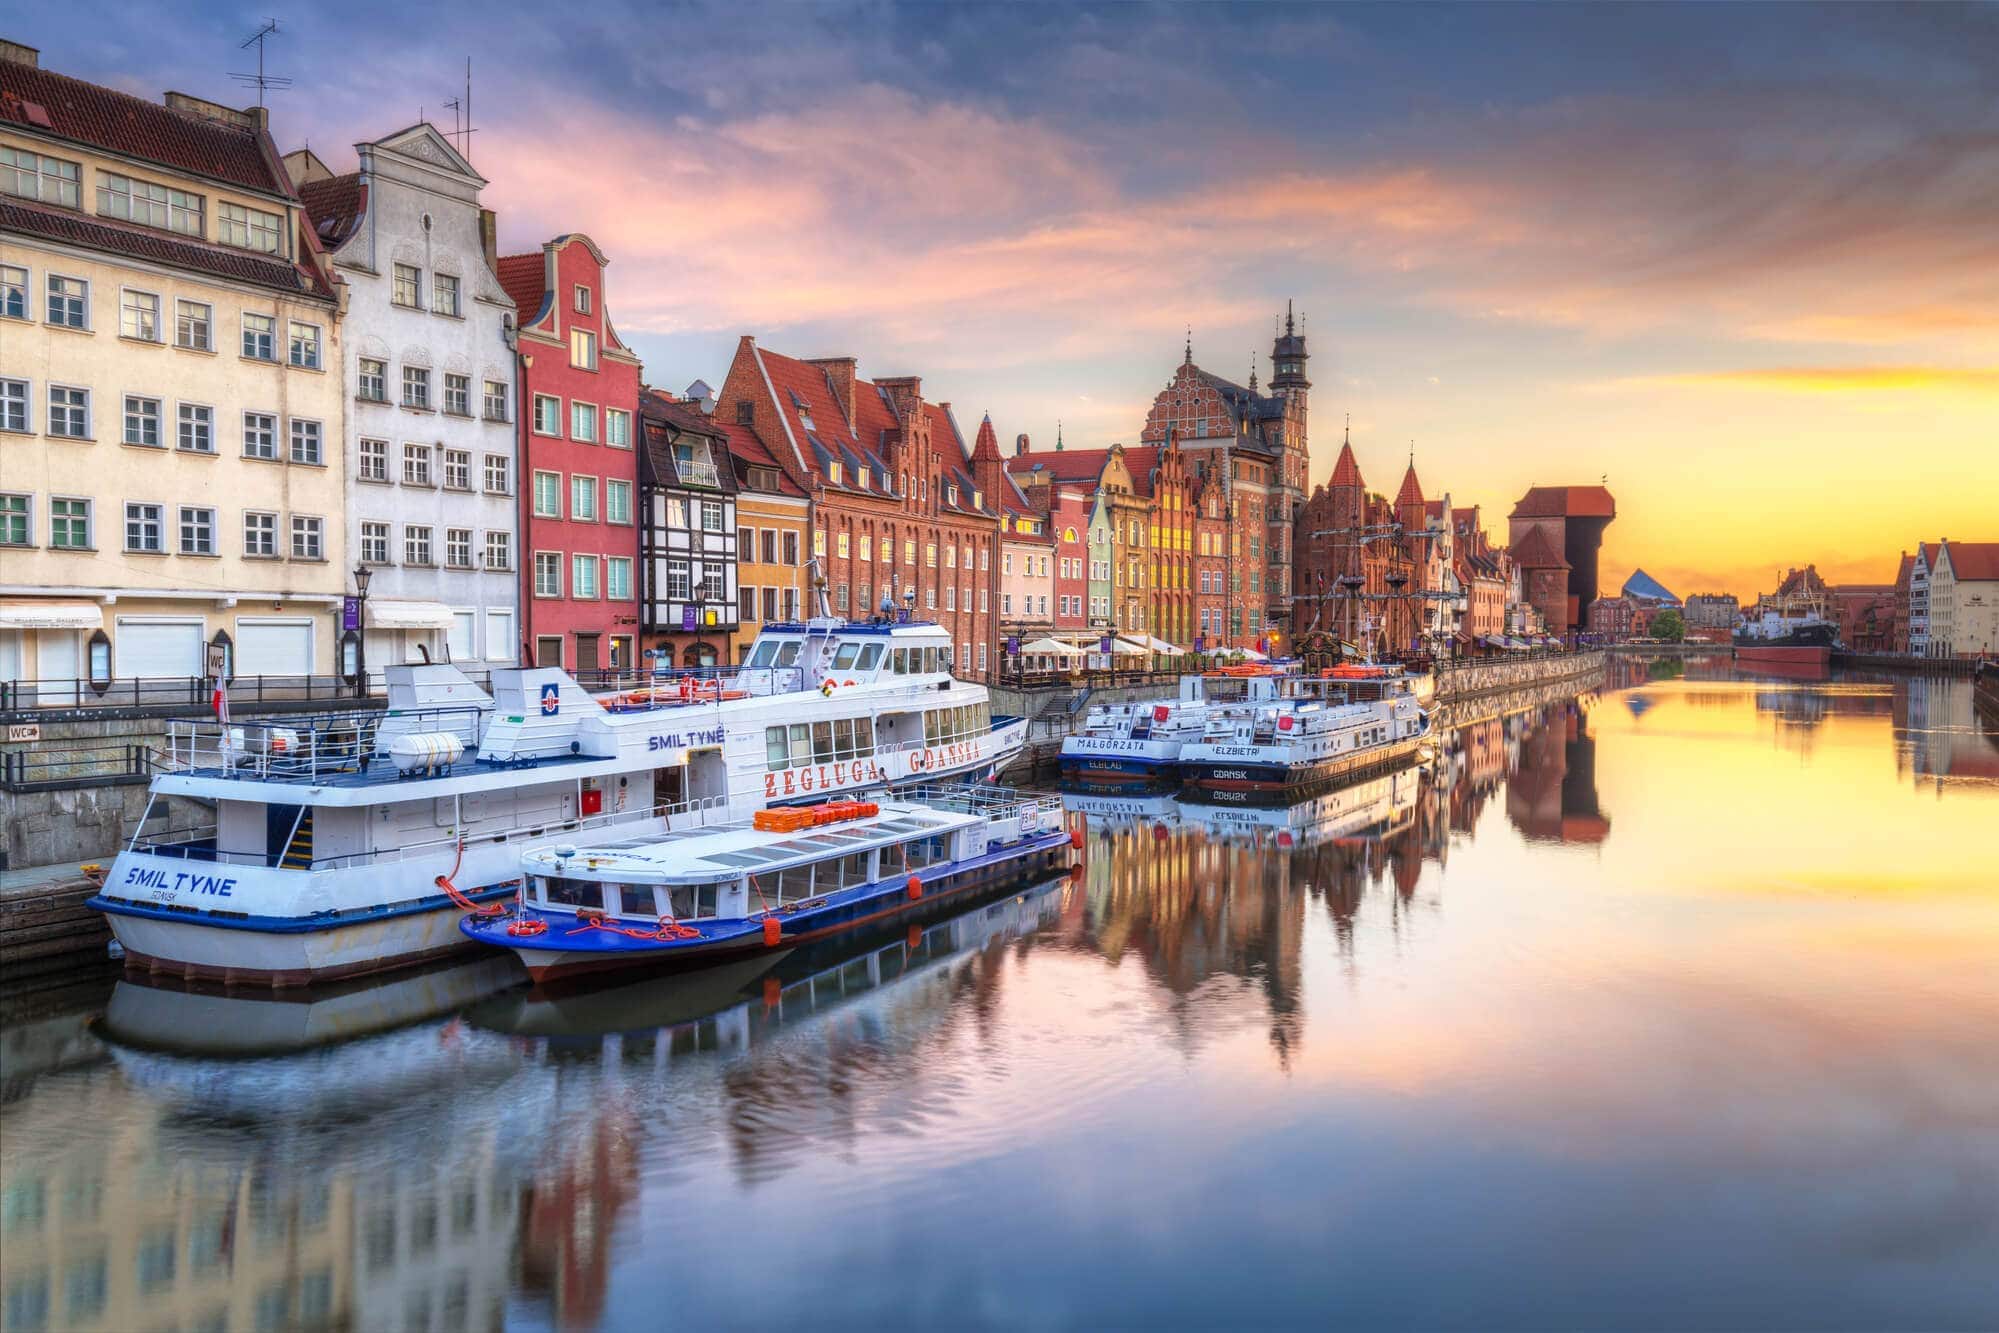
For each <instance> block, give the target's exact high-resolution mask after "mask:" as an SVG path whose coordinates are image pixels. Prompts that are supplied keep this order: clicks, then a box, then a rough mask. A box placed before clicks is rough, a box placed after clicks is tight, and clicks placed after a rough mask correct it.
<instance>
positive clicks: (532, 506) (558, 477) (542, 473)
mask: <svg viewBox="0 0 1999 1333" xmlns="http://www.w3.org/2000/svg"><path fill="white" fill-rule="evenodd" d="M544 477H546V478H548V485H549V488H550V489H549V494H550V495H552V496H554V497H555V507H554V508H552V509H544V508H542V506H541V485H542V478H544ZM528 485H529V487H530V488H531V490H530V493H529V496H528V508H529V511H530V512H531V513H532V514H533V515H534V516H535V517H536V518H556V519H559V518H561V517H562V506H563V503H564V501H563V496H562V474H561V473H560V472H554V471H550V470H549V469H547V468H536V469H535V471H534V476H533V477H532V478H531V479H530V480H529V482H528Z"/></svg>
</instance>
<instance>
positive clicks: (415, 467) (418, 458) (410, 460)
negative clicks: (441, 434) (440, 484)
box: [403, 440, 437, 487]
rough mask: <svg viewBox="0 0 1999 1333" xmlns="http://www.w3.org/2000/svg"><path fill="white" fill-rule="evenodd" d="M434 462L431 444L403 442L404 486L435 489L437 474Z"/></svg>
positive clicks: (412, 441)
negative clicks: (433, 466)
mask: <svg viewBox="0 0 1999 1333" xmlns="http://www.w3.org/2000/svg"><path fill="white" fill-rule="evenodd" d="M432 461H433V460H432V458H431V446H430V445H429V444H426V443H424V442H423V441H420V440H405V441H403V485H405V486H429V487H435V486H436V485H437V482H436V480H435V478H436V476H437V473H436V471H435V469H433V468H432V466H431V463H432Z"/></svg>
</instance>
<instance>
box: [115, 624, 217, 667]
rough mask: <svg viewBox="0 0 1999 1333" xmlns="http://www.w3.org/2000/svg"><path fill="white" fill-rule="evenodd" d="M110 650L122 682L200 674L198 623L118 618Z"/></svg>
mask: <svg viewBox="0 0 1999 1333" xmlns="http://www.w3.org/2000/svg"><path fill="white" fill-rule="evenodd" d="M111 650H112V653H113V654H114V659H115V661H116V663H117V666H116V671H117V674H118V675H119V676H121V677H123V678H125V679H128V680H129V679H131V678H133V677H142V676H165V677H175V676H199V675H200V674H201V659H202V653H201V622H200V621H199V620H128V619H127V618H125V617H124V616H120V617H118V637H117V638H116V639H114V640H112V643H111Z"/></svg>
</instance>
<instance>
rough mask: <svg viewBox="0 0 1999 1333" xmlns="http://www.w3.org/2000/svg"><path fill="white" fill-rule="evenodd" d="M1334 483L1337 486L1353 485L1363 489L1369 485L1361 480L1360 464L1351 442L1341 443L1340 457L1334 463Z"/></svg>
mask: <svg viewBox="0 0 1999 1333" xmlns="http://www.w3.org/2000/svg"><path fill="white" fill-rule="evenodd" d="M1332 484H1333V485H1335V486H1351V487H1355V488H1357V489H1363V490H1364V489H1366V487H1367V483H1366V482H1364V481H1362V480H1361V477H1360V464H1359V463H1357V462H1355V461H1354V456H1353V446H1352V445H1351V444H1342V445H1340V456H1339V459H1338V461H1337V462H1335V463H1334V464H1333V480H1332Z"/></svg>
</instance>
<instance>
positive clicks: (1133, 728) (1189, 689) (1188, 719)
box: [1060, 666, 1281, 785]
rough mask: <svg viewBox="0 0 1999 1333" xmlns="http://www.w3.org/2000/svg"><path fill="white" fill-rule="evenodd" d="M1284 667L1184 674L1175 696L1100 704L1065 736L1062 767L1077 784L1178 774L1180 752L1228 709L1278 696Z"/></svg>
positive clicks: (1167, 777)
mask: <svg viewBox="0 0 1999 1333" xmlns="http://www.w3.org/2000/svg"><path fill="white" fill-rule="evenodd" d="M1280 670H1281V668H1273V667H1270V666H1257V667H1225V668H1223V669H1221V670H1219V671H1214V672H1209V673H1207V674H1204V675H1188V676H1182V677H1181V678H1180V694H1179V697H1178V698H1174V699H1158V700H1151V701H1141V702H1138V703H1120V704H1099V705H1097V706H1095V707H1093V708H1091V709H1090V711H1089V713H1088V714H1087V715H1085V717H1084V718H1083V725H1082V726H1081V727H1080V728H1079V729H1078V730H1077V731H1076V732H1075V733H1074V734H1073V735H1069V736H1065V737H1063V738H1062V752H1061V757H1060V769H1061V774H1062V777H1063V778H1064V779H1066V780H1068V781H1072V782H1083V783H1093V784H1109V785H1116V784H1128V783H1135V782H1156V781H1162V780H1170V779H1173V778H1175V777H1177V776H1178V774H1179V768H1180V752H1181V751H1182V750H1183V749H1184V748H1185V747H1186V746H1188V745H1191V744H1193V743H1194V742H1196V741H1198V740H1200V739H1201V737H1202V736H1203V735H1204V734H1205V733H1206V731H1207V725H1208V720H1209V719H1210V718H1211V717H1214V716H1215V715H1216V714H1217V713H1218V712H1219V711H1220V710H1222V709H1223V708H1227V707H1240V706H1241V705H1243V704H1246V703H1255V702H1259V701H1264V700H1270V699H1275V698H1276V697H1277V682H1278V680H1279V679H1280V678H1281V677H1280V675H1279V672H1280Z"/></svg>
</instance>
